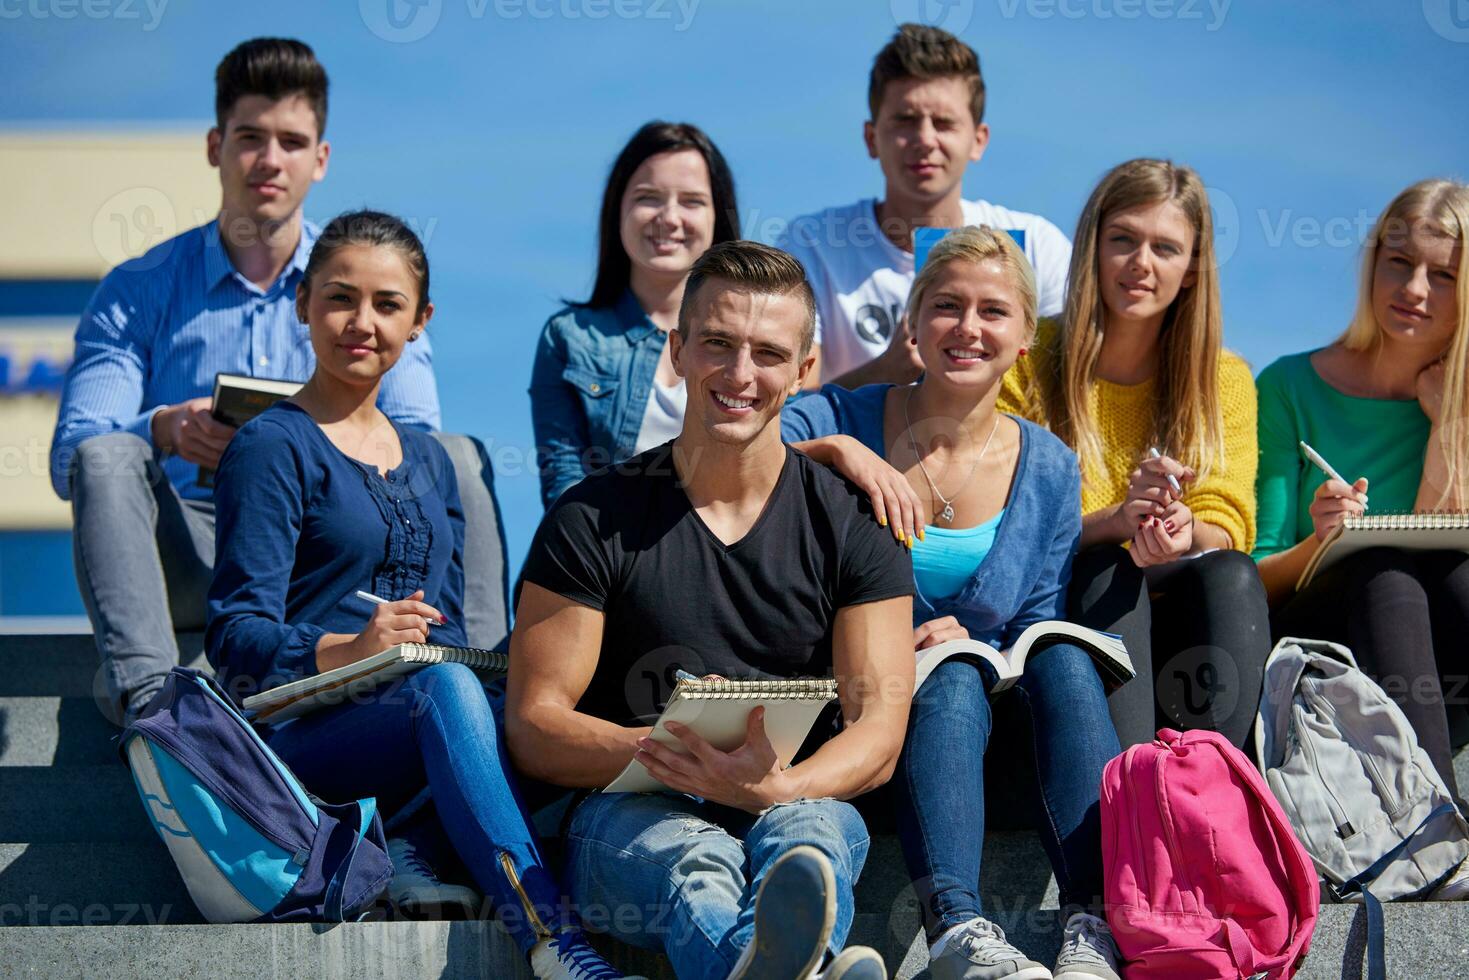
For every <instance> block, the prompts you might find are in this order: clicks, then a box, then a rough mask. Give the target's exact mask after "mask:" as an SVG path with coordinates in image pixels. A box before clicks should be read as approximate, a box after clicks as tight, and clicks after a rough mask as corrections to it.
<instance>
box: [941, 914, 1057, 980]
mask: <svg viewBox="0 0 1469 980" xmlns="http://www.w3.org/2000/svg"><path fill="white" fill-rule="evenodd" d="M928 968H929V973H930V975H931V976H932V977H933V978H934V980H1051V971H1050V970H1047V969H1046V968H1045V967H1044V966H1041V965H1040V964H1039V963H1037V962H1036V961H1035V960H1032V959H1030V958H1029V957H1027V956H1026V955H1025V954H1024V953H1022V952H1021V951H1020V950H1018V949H1016V948H1015V947H1014V946H1011V945H1010V944H1009V943H1008V942H1006V941H1005V933H1004V931H1003V930H1002V929H1001V928H1000V927H999V926H997V925H995V924H994V923H993V922H991V921H989V920H988V919H983V918H974V919H970V920H969V921H968V922H966V923H964V927H963V928H962V929H959V930H958V931H956V932H955V933H953V934H952V935H951V936H949V938H948V940H947V941H946V942H945V943H944V948H943V949H941V950H939V954H938V955H937V956H935V957H933V958H932V959H931V960H930V961H929V966H928Z"/></svg>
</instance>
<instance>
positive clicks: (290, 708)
mask: <svg viewBox="0 0 1469 980" xmlns="http://www.w3.org/2000/svg"><path fill="white" fill-rule="evenodd" d="M441 663H453V664H464V665H466V666H468V667H472V668H474V669H475V670H477V671H480V672H481V673H487V674H503V673H505V671H506V670H507V669H509V666H510V658H509V657H508V656H506V655H505V654H503V653H496V652H495V651H493V650H479V649H476V648H474V647H449V646H440V645H438V644H435V643H400V644H398V645H397V646H395V647H390V648H388V649H387V650H384V651H383V652H382V653H378V654H374V655H373V656H371V657H366V658H364V659H362V660H358V661H355V662H353V663H350V664H346V665H345V666H342V667H338V668H336V669H335V670H329V671H327V672H326V673H324V674H317V675H316V676H314V677H303V678H301V679H300V680H299V681H292V682H291V683H289V684H282V685H281V686H280V687H273V688H271V689H270V690H268V691H261V692H260V693H259V694H252V695H251V696H250V697H248V698H246V699H245V711H246V712H248V713H249V714H250V715H251V716H252V717H253V718H254V719H255V720H256V721H263V722H268V723H270V724H276V723H277V722H282V721H285V720H286V719H288V718H297V717H299V716H301V715H304V714H306V713H307V712H311V711H315V710H316V709H318V708H326V707H330V706H331V705H334V704H343V703H345V702H347V701H350V700H352V699H353V698H354V697H356V696H358V695H362V694H365V693H366V692H368V691H370V690H372V689H373V688H375V687H377V686H378V685H379V684H383V683H386V682H387V681H389V680H392V679H393V678H394V677H401V676H402V675H404V674H406V673H408V672H409V671H414V670H417V669H419V668H420V667H427V666H428V665H429V664H441Z"/></svg>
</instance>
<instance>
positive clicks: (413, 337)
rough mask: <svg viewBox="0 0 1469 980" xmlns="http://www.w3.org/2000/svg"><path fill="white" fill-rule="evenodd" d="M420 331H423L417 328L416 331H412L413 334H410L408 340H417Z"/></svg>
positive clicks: (411, 341)
mask: <svg viewBox="0 0 1469 980" xmlns="http://www.w3.org/2000/svg"><path fill="white" fill-rule="evenodd" d="M420 332H421V331H418V330H415V331H413V332H412V333H411V334H409V335H408V342H409V343H410V344H411V343H413V342H414V341H415V340H417V339H418V335H419V333H420Z"/></svg>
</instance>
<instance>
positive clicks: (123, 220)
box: [0, 0, 178, 272]
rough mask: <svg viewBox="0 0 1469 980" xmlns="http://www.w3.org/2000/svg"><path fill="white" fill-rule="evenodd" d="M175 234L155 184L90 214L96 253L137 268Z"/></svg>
mask: <svg viewBox="0 0 1469 980" xmlns="http://www.w3.org/2000/svg"><path fill="white" fill-rule="evenodd" d="M0 2H3V0H0ZM176 234H178V217H177V215H176V214H175V213H174V209H173V202H172V201H170V200H169V199H168V195H167V194H165V193H163V191H161V190H159V189H158V188H156V187H129V188H128V189H126V190H122V191H118V192H117V193H116V194H114V195H112V196H111V197H109V198H108V199H107V200H105V201H103V202H102V206H101V207H100V208H98V209H97V213H96V214H95V215H93V216H92V244H94V245H96V246H97V254H98V255H100V256H102V259H103V261H105V262H106V263H107V264H108V265H121V264H122V263H123V262H126V261H128V260H129V259H135V260H136V261H135V263H134V265H133V266H130V268H132V269H134V270H135V271H138V272H142V271H146V269H148V268H152V267H153V266H157V265H159V264H160V263H162V262H163V261H164V260H165V259H166V258H167V257H168V256H167V255H166V254H159V253H154V254H153V255H151V256H148V257H147V258H146V259H144V258H143V256H145V255H147V253H148V251H149V250H150V249H152V248H153V247H154V246H155V245H158V244H160V243H161V242H164V241H167V240H168V239H170V238H172V237H173V236H174V235H176ZM138 263H141V264H138Z"/></svg>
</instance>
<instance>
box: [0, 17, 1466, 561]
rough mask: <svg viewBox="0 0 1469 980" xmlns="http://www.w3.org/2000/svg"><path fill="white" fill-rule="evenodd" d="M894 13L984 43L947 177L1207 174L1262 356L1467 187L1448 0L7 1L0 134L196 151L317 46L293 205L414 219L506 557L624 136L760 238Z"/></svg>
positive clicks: (973, 186) (1245, 328)
mask: <svg viewBox="0 0 1469 980" xmlns="http://www.w3.org/2000/svg"><path fill="white" fill-rule="evenodd" d="M390 5H391V6H390ZM912 19H920V20H928V21H937V22H939V23H941V24H943V25H944V26H947V27H949V28H950V29H955V30H957V31H958V33H960V35H961V36H962V37H963V38H964V39H965V40H966V41H968V42H969V43H970V44H971V45H973V46H974V47H975V48H976V49H977V50H978V51H979V53H980V57H981V61H982V65H983V70H984V73H985V77H986V81H987V85H988V88H989V108H988V110H987V113H986V116H987V120H988V122H989V123H990V125H991V128H992V131H993V137H992V142H991V145H990V148H989V150H988V151H987V153H986V155H985V157H984V159H983V160H982V161H981V162H980V163H978V164H977V165H975V166H973V167H972V168H971V170H970V173H969V177H968V179H967V182H966V192H967V195H968V196H970V197H984V198H988V199H989V200H992V201H995V202H996V203H1000V204H1003V205H1006V206H1008V207H1012V208H1019V209H1022V210H1030V211H1037V212H1039V213H1041V214H1044V215H1046V216H1048V217H1049V218H1051V219H1052V220H1053V221H1055V222H1056V223H1057V224H1058V225H1060V226H1061V228H1062V229H1063V230H1065V231H1066V232H1067V233H1068V234H1070V233H1071V231H1072V229H1073V228H1074V226H1075V222H1076V217H1077V213H1078V211H1079V209H1080V207H1081V204H1082V203H1083V201H1084V200H1085V198H1086V195H1087V193H1088V192H1089V190H1090V189H1091V187H1092V185H1093V183H1094V182H1095V181H1096V179H1097V178H1098V177H1099V176H1100V175H1101V174H1102V173H1103V172H1104V171H1105V170H1106V169H1107V168H1109V167H1111V166H1112V165H1113V164H1116V163H1118V162H1120V161H1122V160H1124V159H1128V158H1130V157H1135V156H1144V155H1158V156H1168V157H1171V158H1173V159H1175V160H1179V161H1182V162H1185V163H1188V164H1190V165H1191V166H1193V167H1194V168H1196V169H1197V170H1198V171H1199V172H1200V173H1201V174H1202V175H1203V177H1204V180H1205V182H1206V183H1207V184H1208V185H1209V186H1210V188H1211V194H1212V195H1213V199H1214V205H1215V210H1216V214H1217V220H1218V223H1219V234H1220V243H1219V244H1220V249H1221V254H1222V255H1224V256H1226V257H1227V258H1226V261H1225V262H1224V265H1223V267H1222V270H1221V280H1222V288H1223V295H1224V308H1225V324H1226V333H1225V336H1226V343H1227V344H1228V345H1229V346H1230V347H1232V348H1233V349H1234V350H1236V351H1238V352H1239V353H1240V354H1242V355H1243V356H1244V357H1246V358H1247V359H1248V360H1249V361H1250V362H1251V364H1252V365H1253V366H1254V367H1255V369H1256V370H1259V369H1260V368H1262V367H1264V366H1265V365H1266V364H1267V363H1269V362H1270V361H1271V360H1272V359H1274V358H1275V357H1277V356H1279V355H1281V354H1285V353H1289V352H1291V351H1295V350H1300V349H1303V348H1306V347H1310V346H1314V345H1318V344H1320V343H1323V342H1325V341H1327V340H1329V339H1330V338H1331V337H1333V336H1334V335H1335V334H1336V333H1337V332H1339V331H1340V329H1341V328H1342V326H1343V325H1344V323H1345V321H1346V318H1347V316H1348V314H1349V312H1350V308H1351V305H1352V298H1353V295H1354V290H1355V276H1356V266H1357V260H1358V256H1359V253H1360V249H1359V242H1360V237H1361V234H1362V233H1363V231H1364V230H1365V228H1366V226H1367V225H1368V224H1369V223H1370V222H1371V220H1372V218H1373V217H1374V216H1375V215H1376V214H1377V212H1378V211H1379V210H1380V209H1381V208H1382V207H1383V206H1384V205H1385V204H1386V203H1387V201H1388V200H1389V199H1390V198H1391V197H1392V196H1393V194H1394V193H1396V192H1397V191H1398V190H1399V189H1401V188H1402V187H1403V186H1406V185H1407V184H1409V183H1411V182H1413V181H1414V180H1417V179H1419V178H1422V177H1427V176H1437V175H1445V176H1456V177H1459V178H1461V179H1462V178H1464V177H1465V176H1469V127H1466V126H1465V116H1464V108H1463V105H1464V93H1465V92H1466V91H1469V0H1422V2H1419V0H1394V2H1391V3H1382V2H1362V0H1353V2H1340V3H1331V4H1326V3H1309V4H1304V3H1303V4H1282V3H1279V2H1267V0H1212V2H1210V0H891V2H889V0H809V2H803V3H792V2H789V0H785V2H778V0H412V2H405V0H360V2H354V0H339V2H336V3H333V4H331V6H330V8H328V6H327V5H325V4H314V5H310V6H308V5H307V4H304V3H300V2H278V0H255V2H252V3H250V4H248V5H246V4H238V5H237V4H229V5H226V4H223V3H217V4H216V3H202V2H192V3H191V2H186V0H0V63H3V64H4V65H5V66H6V70H5V73H4V74H5V85H3V86H0V125H4V126H7V127H30V126H35V125H40V124H45V125H58V124H59V125H62V126H67V125H77V124H88V125H91V124H98V123H102V124H109V125H121V126H127V125H130V124H136V123H145V124H150V125H157V124H168V125H180V126H184V127H192V128H197V129H198V131H199V133H200V145H201V153H202V146H203V131H204V129H205V128H207V126H208V124H209V120H210V116H211V113H212V100H213V90H212V73H213V70H214V66H215V64H216V63H217V61H218V59H219V58H220V56H221V55H223V53H224V52H225V51H226V50H228V49H229V48H230V47H231V46H233V45H234V44H235V43H237V42H238V41H240V40H242V39H244V38H246V37H250V36H254V35H258V34H285V35H291V36H296V37H300V38H302V39H303V40H306V41H307V42H308V43H310V44H311V45H312V46H313V47H315V48H316V51H317V53H318V55H319V57H320V58H321V59H322V61H323V62H324V63H325V64H326V66H327V68H328V70H329V72H330V73H331V77H332V104H331V115H330V122H329V126H328V132H327V136H328V138H329V139H330V140H331V142H332V144H333V157H332V164H331V172H330V175H329V177H328V179H327V180H326V182H325V183H323V184H322V185H321V186H320V187H318V188H317V189H316V190H315V191H314V192H313V194H312V196H311V198H310V199H309V201H308V202H307V211H308V215H309V216H310V217H312V218H313V219H315V220H318V221H324V220H325V219H327V218H329V217H330V216H331V215H333V214H335V213H336V212H338V211H341V210H344V209H346V208H350V207H359V206H364V205H371V206H374V207H378V208H383V209H387V210H391V211H395V212H397V213H399V214H402V215H404V216H406V217H408V218H409V219H410V220H412V221H413V222H414V223H415V226H416V227H417V228H418V229H419V230H420V232H421V233H423V234H424V235H425V237H426V239H427V244H428V249H429V254H430V258H431V260H432V263H433V277H434V292H435V296H434V299H435V301H436V303H437V306H438V315H437V316H436V318H435V320H434V322H433V326H432V328H431V329H432V332H433V335H434V344H435V350H436V361H437V365H438V373H439V383H440V392H441V396H442V400H443V404H444V414H445V425H446V428H450V429H454V430H458V431H464V432H469V433H472V434H474V435H477V436H479V437H480V438H481V439H483V440H484V441H485V442H486V443H487V444H488V445H489V446H490V448H491V452H492V456H493V458H494V461H495V464H496V471H497V481H498V492H499V494H500V498H501V503H502V507H503V508H504V513H505V518H506V523H507V530H508V535H509V543H510V552H511V555H510V557H511V562H512V565H513V566H514V567H515V568H517V569H518V567H519V565H520V562H521V559H522V557H523V555H524V551H525V549H526V547H527V546H528V545H529V542H530V536H531V534H532V532H533V531H534V528H535V524H536V522H537V520H538V519H539V517H540V506H539V503H538V499H537V494H536V480H535V475H534V473H533V471H532V469H531V467H530V465H529V462H528V459H529V452H530V446H531V441H532V440H531V426H530V410H529V404H528V400H527V397H526V395H525V388H526V383H527V379H528V377H529V371H530V363H531V356H532V351H533V349H534V343H535V340H536V337H537V335H538V333H539V330H540V327H541V325H542V324H543V323H544V322H545V320H546V318H547V317H548V316H549V315H550V314H551V313H552V312H553V311H554V310H555V309H556V307H557V306H558V305H559V302H558V298H559V297H563V296H584V295H585V294H586V292H587V291H588V290H589V287H590V284H591V279H592V273H593V259H594V234H595V219H596V209H597V204H598V199H599V195H600V193H601V188H602V182H603V180H604V178H605V175H606V170H607V167H608V166H609V164H610V163H611V161H612V158H613V156H614V155H615V154H616V152H617V150H618V149H619V148H620V146H621V144H622V142H623V141H624V140H625V139H626V138H627V136H628V135H629V134H631V132H632V131H633V130H634V129H636V128H637V126H639V125H640V124H641V123H643V122H645V121H646V120H648V119H652V118H659V117H661V118H665V119H676V120H687V121H691V122H696V123H698V124H699V125H700V126H702V127H703V128H704V129H705V130H706V131H707V132H709V134H710V135H711V136H712V137H713V138H714V140H715V141H716V142H717V143H718V144H719V146H720V147H721V149H722V150H723V151H724V152H725V154H726V155H727V156H728V157H729V159H730V162H731V165H732V166H733V168H734V172H735V177H736V181H737V184H738V190H739V199H740V210H741V217H742V220H743V222H744V225H745V231H746V234H747V235H748V236H749V237H756V238H761V239H764V240H767V241H769V240H773V239H774V237H775V236H776V235H777V234H778V233H779V231H780V229H781V227H782V225H783V222H784V221H786V220H788V219H790V218H792V217H794V216H796V215H798V214H801V213H803V212H806V211H810V210H815V209H817V208H819V207H822V206H825V205H830V204H837V203H843V202H847V201H850V200H853V199H856V198H858V197H864V196H871V195H879V194H880V193H881V188H882V184H881V175H880V173H879V171H878V169H877V166H876V164H875V163H874V162H873V161H870V160H868V159H867V156H866V153H865V151H864V149H863V147H862V143H861V125H862V121H863V119H864V118H865V117H866V111H867V110H866V78H867V70H868V68H869V67H870V64H871V59H872V56H873V54H874V53H875V52H876V51H877V49H878V48H879V47H880V46H881V45H882V44H883V43H884V42H885V41H886V40H887V38H888V37H889V36H890V35H891V34H892V32H893V31H894V29H895V28H896V25H897V23H898V22H899V21H901V20H912ZM1455 106H1458V108H1457V109H1456V108H1455ZM6 231H7V232H8V233H11V234H17V233H18V234H24V229H12V228H7V229H6Z"/></svg>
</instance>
